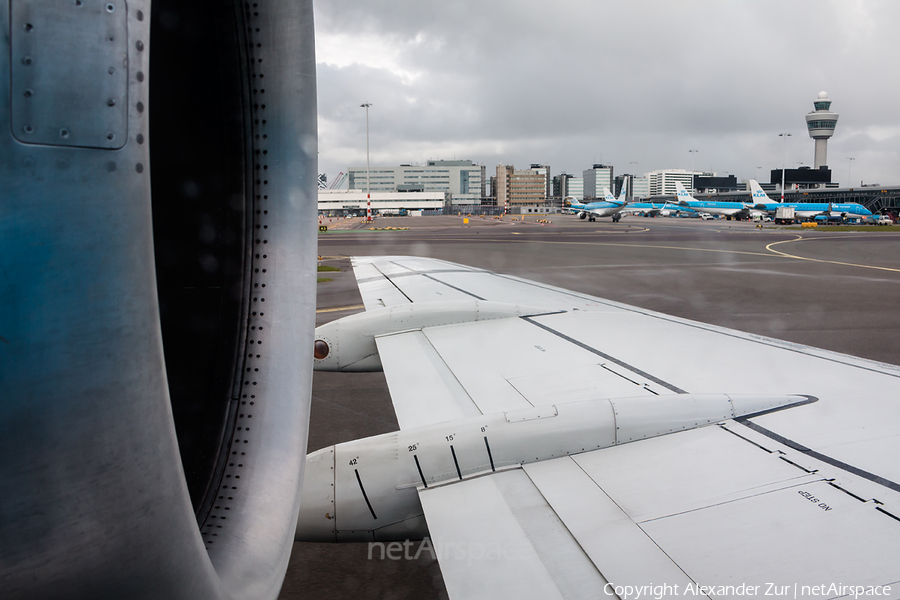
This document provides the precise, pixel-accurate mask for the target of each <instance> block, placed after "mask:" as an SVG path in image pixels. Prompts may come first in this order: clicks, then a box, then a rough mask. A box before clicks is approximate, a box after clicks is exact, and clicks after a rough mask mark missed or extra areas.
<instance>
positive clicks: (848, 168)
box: [847, 156, 856, 187]
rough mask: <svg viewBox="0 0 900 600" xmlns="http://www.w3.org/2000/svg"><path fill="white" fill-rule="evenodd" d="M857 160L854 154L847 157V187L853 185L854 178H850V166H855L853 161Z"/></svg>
mask: <svg viewBox="0 0 900 600" xmlns="http://www.w3.org/2000/svg"><path fill="white" fill-rule="evenodd" d="M854 160H856V159H855V158H853V157H852V156H848V157H847V187H850V186H851V185H853V183H852V180H851V179H850V167H851V166H853V161H854Z"/></svg>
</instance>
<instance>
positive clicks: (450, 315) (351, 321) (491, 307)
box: [314, 300, 556, 372]
mask: <svg viewBox="0 0 900 600" xmlns="http://www.w3.org/2000/svg"><path fill="white" fill-rule="evenodd" d="M548 312H556V311H548V310H547V309H545V308H538V307H533V306H522V305H518V304H506V303H503V302H486V301H484V300H472V301H452V302H422V303H411V304H404V305H398V306H389V307H386V308H376V309H374V310H367V311H365V312H362V313H357V314H355V315H350V316H349V317H344V318H343V319H338V320H336V321H332V322H330V323H326V324H325V325H321V326H320V327H317V328H316V339H315V346H314V359H315V360H314V363H315V364H314V369H315V370H316V371H346V372H367V371H381V358H380V357H379V356H378V347H377V346H376V344H375V338H376V337H378V336H383V335H390V334H393V333H400V332H403V331H411V330H415V329H422V328H423V327H437V326H441V325H454V324H458V323H473V322H475V321H486V320H491V319H508V318H515V317H527V316H535V315H540V314H547V313H548Z"/></svg>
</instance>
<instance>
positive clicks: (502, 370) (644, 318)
mask: <svg viewBox="0 0 900 600" xmlns="http://www.w3.org/2000/svg"><path fill="white" fill-rule="evenodd" d="M352 260H353V269H354V274H355V276H356V278H357V282H358V285H359V289H360V294H361V296H362V298H363V302H364V304H365V307H366V311H365V312H363V313H360V314H357V315H353V316H350V317H345V318H343V319H339V320H337V321H333V322H332V323H328V324H326V325H322V326H320V327H319V328H317V330H316V340H315V368H316V369H318V370H329V371H348V372H352V371H373V370H383V371H384V375H385V377H386V379H387V383H388V386H389V388H390V394H391V400H392V402H393V404H394V409H395V412H396V415H397V420H398V422H399V426H400V429H399V431H396V432H392V433H387V434H383V435H377V436H373V437H369V438H365V439H360V440H354V441H350V442H345V443H341V444H337V445H334V446H328V447H326V448H322V449H319V450H317V451H315V452H312V453H310V454H309V455H308V456H307V468H306V478H305V480H304V489H303V496H302V500H301V508H300V515H299V519H298V522H297V532H296V535H297V540H300V541H302V540H308V541H316V542H322V541H330V542H342V541H369V542H374V543H375V544H378V543H381V544H390V543H394V544H400V540H407V539H419V538H421V537H422V536H424V535H425V534H426V532H427V535H428V536H429V540H430V541H429V543H430V544H431V545H432V547H433V548H434V549H435V551H436V553H437V558H438V561H439V563H440V567H441V573H442V576H443V579H444V582H445V584H446V586H447V590H448V592H449V595H450V597H451V598H472V597H476V598H496V597H529V598H550V597H552V598H560V597H576V596H578V597H592V598H597V597H603V596H604V595H606V594H607V593H611V592H610V590H611V589H612V588H611V587H610V586H615V585H619V586H624V585H626V584H627V585H642V584H647V583H649V582H660V581H665V582H667V583H669V584H671V585H677V586H679V590H681V591H683V590H684V589H685V588H686V587H689V586H695V585H697V583H696V582H703V585H704V586H712V587H710V588H707V589H709V590H710V594H711V595H714V596H715V595H723V596H734V595H735V594H734V593H733V592H729V591H728V589H729V588H728V586H729V585H734V584H735V582H734V576H735V574H736V573H737V574H740V576H741V583H743V584H746V585H748V586H752V585H758V586H760V587H759V590H764V589H765V586H767V585H770V584H771V585H780V586H785V587H788V586H790V587H791V589H793V587H792V586H793V585H794V583H795V582H797V581H801V582H806V583H808V584H809V585H815V584H818V583H819V582H821V581H830V580H831V579H833V578H834V577H835V575H834V574H835V573H840V574H841V581H846V580H848V579H850V578H853V581H854V584H853V585H856V586H863V587H865V586H869V587H870V588H872V589H876V588H877V589H878V590H880V592H881V593H882V594H883V593H884V590H885V587H884V586H888V585H891V584H892V583H893V582H895V581H897V580H898V579H900V564H898V563H897V560H896V556H897V555H898V553H900V484H898V483H896V482H898V481H900V463H898V462H897V461H896V459H895V457H896V456H897V455H898V453H900V438H898V436H896V431H895V429H896V426H895V424H896V422H897V420H898V419H900V401H898V397H900V368H898V367H893V366H889V365H884V364H879V363H874V362H872V361H869V360H863V359H857V358H853V357H850V356H846V355H841V354H836V353H833V352H828V351H826V350H820V349H815V348H810V347H806V346H803V345H799V344H796V343H787V342H780V341H778V340H774V339H771V338H763V337H760V336H757V335H752V334H747V333H742V332H738V331H734V330H730V329H726V328H723V327H718V326H713V325H705V324H702V323H697V322H693V321H688V320H686V319H681V318H677V317H671V316H667V315H663V314H660V313H656V312H653V311H649V310H644V309H641V308H636V307H633V306H628V305H625V304H621V303H618V302H612V301H609V300H603V299H601V298H596V297H593V296H589V295H586V294H583V293H576V292H571V291H568V290H564V289H562V288H556V287H553V286H548V285H546V284H540V283H535V282H531V281H528V280H525V279H521V278H518V277H509V276H505V275H499V274H494V273H491V272H489V271H485V270H484V269H478V268H471V267H467V266H464V265H458V264H453V263H449V262H445V261H440V260H433V259H424V258H416V257H401V256H386V257H358V258H354V259H352ZM525 302H527V304H526V303H525ZM679 355H689V356H692V357H693V358H694V359H696V360H691V361H672V360H671V359H672V356H679ZM735 356H740V357H742V359H743V360H742V361H735V360H734V357H735ZM747 362H750V363H752V364H765V365H766V369H767V376H766V377H764V378H760V377H747V376H746V364H747ZM873 498H877V502H876V501H874V500H872V499H873ZM836 536H837V538H836ZM798 539H802V540H804V547H805V548H815V557H814V558H815V560H810V554H809V552H807V551H798V550H797V548H796V544H792V543H790V542H792V541H794V540H798ZM848 542H852V543H848ZM863 548H873V549H877V551H869V552H864V551H862V550H861V549H863ZM861 552H862V555H861V554H860V553H861ZM806 583H799V584H798V585H805V584H806ZM713 589H715V590H717V591H715V592H713V591H712V590H713ZM560 590H563V591H565V594H564V595H563V594H562V592H561V591H560ZM604 590H606V592H604ZM761 594H762V592H761V591H760V592H759V594H757V595H761ZM621 595H622V597H624V594H621Z"/></svg>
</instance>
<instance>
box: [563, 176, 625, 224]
mask: <svg viewBox="0 0 900 600" xmlns="http://www.w3.org/2000/svg"><path fill="white" fill-rule="evenodd" d="M627 194H628V180H627V179H626V180H625V182H624V183H623V184H622V191H621V193H620V194H619V199H618V200H616V198H615V197H614V196H613V195H612V194H611V193H610V192H609V189H608V188H603V201H602V202H589V203H587V204H572V210H573V211H575V213H576V214H577V215H578V218H580V219H584V218H587V220H588V221H595V220H597V217H612V220H613V223H618V222H619V219H621V218H622V215H621V214H619V213H620V212H621V211H622V209H623V208H625V206H626V205H627V204H628V201H627V200H626V199H625V198H626V196H627Z"/></svg>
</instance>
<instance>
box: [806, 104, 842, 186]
mask: <svg viewBox="0 0 900 600" xmlns="http://www.w3.org/2000/svg"><path fill="white" fill-rule="evenodd" d="M813 105H814V106H815V107H816V110H814V111H813V112H811V113H807V115H806V127H807V129H809V137H811V138H812V139H814V140H816V162H815V166H814V168H816V169H820V168H822V167H824V166H826V165H827V164H828V138H830V137H831V136H833V135H834V126H835V125H837V120H838V114H837V113H835V112H831V100H829V99H828V94H826V93H825V92H819V97H818V98H817V99H816V101H815V102H814V103H813Z"/></svg>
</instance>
